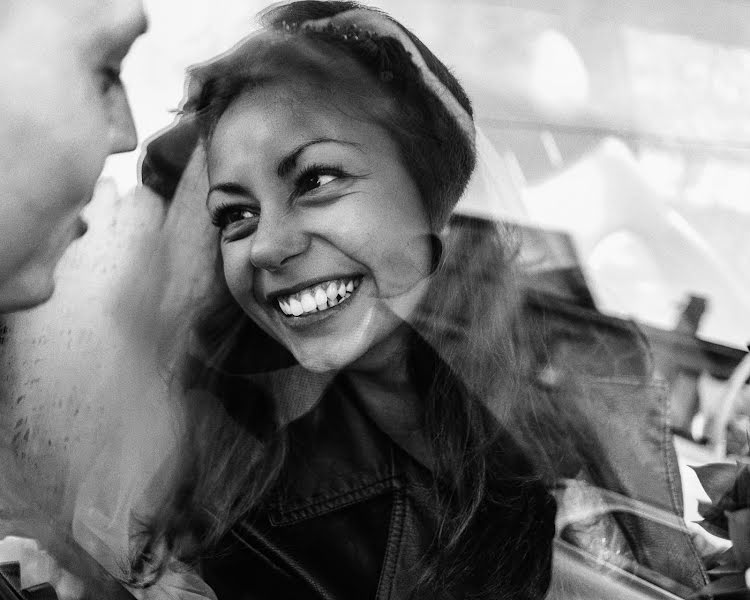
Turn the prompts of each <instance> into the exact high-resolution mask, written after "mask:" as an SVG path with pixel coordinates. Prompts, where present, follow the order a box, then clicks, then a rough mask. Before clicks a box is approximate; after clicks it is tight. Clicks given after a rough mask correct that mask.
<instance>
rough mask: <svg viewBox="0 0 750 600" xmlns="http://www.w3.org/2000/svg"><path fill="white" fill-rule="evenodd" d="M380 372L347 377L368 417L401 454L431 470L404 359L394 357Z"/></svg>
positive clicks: (416, 397)
mask: <svg viewBox="0 0 750 600" xmlns="http://www.w3.org/2000/svg"><path fill="white" fill-rule="evenodd" d="M389 359H390V360H389V361H388V363H387V364H386V365H383V367H384V368H383V369H379V370H369V369H368V370H359V369H357V370H350V371H349V372H348V373H347V376H348V379H349V381H350V382H351V384H352V386H353V387H354V390H355V391H356V393H357V396H358V397H359V398H360V401H361V403H362V405H363V407H364V410H365V411H366V412H367V414H368V415H369V417H370V418H371V419H372V420H373V421H375V423H376V424H377V425H378V427H379V428H380V429H381V430H382V431H383V432H385V433H386V434H387V435H388V436H389V437H390V438H391V439H392V440H393V441H394V442H396V443H397V444H398V445H399V446H400V447H401V448H402V449H403V450H405V451H406V452H407V453H408V454H410V455H411V456H412V458H414V459H415V460H417V461H418V462H420V463H422V464H423V465H424V466H425V467H427V468H430V465H431V460H430V458H429V452H428V450H427V444H426V442H425V439H424V431H423V429H422V406H423V404H422V401H421V399H420V398H419V395H418V393H417V389H416V387H415V385H414V382H413V381H412V379H411V377H410V376H409V371H408V361H407V357H406V356H405V355H401V353H395V354H393V355H391V356H390V357H389Z"/></svg>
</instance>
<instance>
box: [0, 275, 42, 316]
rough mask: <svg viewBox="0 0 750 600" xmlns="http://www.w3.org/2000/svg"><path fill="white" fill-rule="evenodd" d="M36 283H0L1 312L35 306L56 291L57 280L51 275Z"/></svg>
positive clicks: (11, 311) (10, 311)
mask: <svg viewBox="0 0 750 600" xmlns="http://www.w3.org/2000/svg"><path fill="white" fill-rule="evenodd" d="M35 283H36V285H34V286H30V285H17V286H15V287H14V286H13V285H12V284H11V285H0V314H8V313H13V312H18V311H22V310H29V309H31V308H35V307H37V306H39V305H40V304H44V303H45V302H47V300H49V299H50V298H51V297H52V294H53V293H54V291H55V281H54V279H52V278H51V277H49V278H47V279H46V280H45V281H38V282H35Z"/></svg>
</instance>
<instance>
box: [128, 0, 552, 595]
mask: <svg viewBox="0 0 750 600" xmlns="http://www.w3.org/2000/svg"><path fill="white" fill-rule="evenodd" d="M355 8H361V6H360V5H358V4H356V3H353V2H317V1H300V2H293V3H290V4H287V5H283V6H281V7H277V8H275V9H273V10H271V11H269V12H267V13H266V14H265V17H264V18H265V24H266V27H268V28H271V29H278V28H282V27H284V24H290V23H292V24H299V23H303V22H305V21H307V20H310V19H321V18H324V17H331V16H334V15H336V14H338V13H340V12H344V11H348V10H352V9H355ZM404 31H405V32H406V33H407V35H408V36H409V37H410V38H411V40H412V41H413V42H414V44H415V45H416V46H417V48H418V49H419V51H420V53H421V54H422V56H423V58H424V60H425V62H426V64H427V66H428V67H429V68H430V70H431V71H432V72H433V73H434V74H435V75H436V77H437V78H438V79H439V80H440V81H441V82H442V83H443V85H445V87H446V88H448V89H449V90H450V91H451V93H452V94H453V95H454V97H455V98H456V99H457V100H458V102H459V104H460V105H461V106H462V107H463V108H464V109H465V110H466V112H467V113H468V114H469V115H471V114H472V113H471V105H470V102H469V99H468V97H467V95H466V93H465V92H464V91H463V89H462V88H461V86H460V84H459V83H458V81H457V80H456V78H455V77H454V76H453V75H452V74H451V73H450V71H449V70H448V69H447V68H446V67H445V66H444V65H443V64H442V63H441V62H440V61H439V60H438V59H437V58H436V57H435V56H434V55H433V54H432V53H431V52H430V51H429V50H428V49H427V48H426V47H425V46H424V45H423V44H422V43H421V42H420V41H419V40H418V39H417V38H416V36H414V35H413V34H412V33H411V32H408V31H407V30H404ZM248 44H249V46H248V47H247V49H250V48H252V53H251V54H248V53H247V52H243V47H240V49H239V50H238V51H235V53H234V54H233V55H232V57H231V58H230V59H227V60H223V59H220V60H219V61H218V62H217V63H214V64H208V65H207V66H204V67H201V68H199V69H198V70H196V71H194V72H193V77H194V79H195V80H197V81H198V82H199V84H200V87H199V91H198V93H197V94H195V95H194V96H193V98H192V100H191V101H190V102H189V103H188V104H187V105H186V107H185V110H186V112H187V113H188V115H194V116H195V117H196V118H197V119H198V122H199V124H200V126H201V128H202V131H203V135H204V138H205V139H207V140H210V137H211V134H212V131H213V127H214V126H215V125H216V123H217V122H218V119H220V117H221V115H222V114H223V112H224V111H225V110H226V109H227V107H228V106H229V105H230V104H231V103H232V101H233V100H234V99H236V98H237V97H238V96H239V95H240V94H242V93H243V92H245V91H246V90H249V89H252V87H253V86H256V85H263V84H265V83H268V82H270V81H274V79H278V78H282V79H283V78H284V77H292V78H294V77H297V76H298V75H302V74H304V78H305V79H306V80H307V81H308V82H311V83H312V84H313V85H320V86H325V88H326V89H336V93H337V94H345V99H351V100H352V101H353V104H354V108H355V111H357V113H358V114H359V115H361V114H366V115H367V116H368V117H369V118H372V119H376V120H377V122H378V123H379V124H381V125H382V126H383V127H384V128H385V129H386V130H387V131H388V132H389V133H390V135H391V136H392V138H393V139H394V140H395V141H396V143H397V145H398V147H399V148H400V151H401V155H402V159H403V161H404V164H405V166H406V168H407V169H408V171H409V173H410V174H411V175H412V176H413V178H414V180H415V182H416V183H417V186H418V189H419V191H420V194H421V197H422V200H423V202H424V203H425V207H426V209H427V212H428V214H429V215H430V216H431V218H432V222H433V224H434V226H435V228H436V231H435V233H439V229H438V228H440V229H442V227H443V225H444V224H445V222H446V220H447V215H449V213H450V211H451V210H452V208H453V206H454V205H455V203H456V202H457V200H458V198H459V197H460V195H461V193H462V192H463V190H464V188H465V186H466V184H467V182H468V180H469V177H470V175H471V172H472V170H473V167H474V162H475V156H474V149H473V143H472V140H471V139H470V138H469V136H467V135H466V132H464V131H463V130H462V129H461V127H460V126H459V124H458V123H457V121H456V119H455V118H454V117H453V116H452V115H451V114H450V112H449V111H448V110H447V109H446V107H445V105H444V104H443V103H442V102H441V101H440V100H439V99H438V98H437V97H436V96H435V95H434V94H433V93H432V92H431V91H430V89H429V87H428V86H427V85H426V84H425V83H424V80H423V78H422V76H421V74H420V72H419V70H418V69H417V68H416V67H415V66H414V63H413V62H412V60H411V59H410V57H409V55H408V54H407V53H406V51H405V50H404V48H403V46H402V45H401V44H400V43H399V42H398V41H397V40H395V39H393V38H389V37H376V38H372V37H368V38H366V39H363V40H362V41H352V40H344V39H343V38H342V36H340V35H338V34H337V33H336V32H330V31H329V32H326V31H323V32H309V31H305V30H302V31H299V32H298V33H296V34H293V35H283V36H281V37H280V39H279V40H278V41H276V42H272V43H266V45H265V46H264V45H263V44H262V43H258V42H256V41H252V40H251V41H250V42H248ZM342 63H344V66H346V68H345V69H343V70H342V69H336V68H333V67H334V66H335V65H339V66H341V65H342ZM341 73H343V75H341ZM363 74H364V75H365V78H364V79H363ZM342 77H343V78H344V85H341V82H340V81H339V79H338V78H342ZM334 80H335V81H336V83H337V85H336V87H335V88H329V87H328V86H330V85H331V83H332V82H333V81H334ZM290 81H293V79H290ZM372 89H375V90H376V91H377V92H378V94H375V95H374V94H373V93H372ZM374 96H375V98H374ZM378 96H379V97H380V98H381V99H385V100H386V101H385V102H379V101H378ZM339 99H340V98H339ZM335 100H336V98H335V99H334V101H335ZM504 233H505V232H504V231H503V230H501V229H499V228H498V227H497V226H496V225H495V224H494V223H485V224H481V223H478V222H477V223H474V222H459V221H456V222H454V223H452V225H451V226H450V227H449V229H448V235H447V237H446V238H445V239H444V240H443V244H442V245H443V252H442V255H441V257H439V258H440V260H439V261H436V271H435V273H434V274H433V277H432V280H431V282H430V288H429V290H428V292H427V293H426V294H425V298H426V299H425V301H424V302H423V303H422V305H421V306H420V307H419V309H418V311H417V314H416V316H415V317H414V323H413V332H412V340H413V343H412V350H411V352H410V358H409V369H410V372H411V374H412V377H413V381H414V384H415V386H416V388H417V391H418V393H419V395H420V397H421V398H422V399H423V402H424V406H423V427H424V432H425V434H426V435H425V438H426V439H427V440H428V443H429V451H430V452H431V456H432V457H433V458H434V463H433V464H434V469H433V473H434V486H433V497H434V500H435V504H436V506H437V509H438V511H437V512H438V524H437V532H436V535H435V538H434V540H433V542H432V545H431V547H430V549H429V551H428V553H427V555H426V556H425V558H424V561H423V562H422V564H421V565H420V573H419V577H418V581H417V582H416V584H415V589H414V596H415V597H419V598H423V597H430V598H441V597H451V596H454V595H459V596H462V597H472V598H539V597H541V596H543V594H544V592H545V590H546V588H547V586H548V584H549V577H550V568H551V539H552V536H553V534H554V513H555V506H554V501H553V500H552V499H551V497H550V496H549V494H548V492H547V491H546V487H545V483H546V482H545V481H544V480H543V478H542V477H540V475H538V474H537V473H538V472H539V471H538V469H539V468H543V467H546V466H548V465H547V463H546V461H545V458H544V454H543V452H542V451H541V450H539V451H538V452H537V450H538V448H537V447H536V446H534V443H533V442H528V439H527V436H532V437H533V435H534V433H536V432H537V431H538V427H537V426H538V423H537V422H536V418H535V415H534V411H533V409H531V408H530V407H533V406H538V402H537V401H544V391H543V390H540V389H538V387H537V386H535V385H534V382H533V373H532V372H531V371H532V368H531V364H532V361H531V359H530V357H529V356H528V353H527V352H526V349H527V348H528V343H527V342H528V340H527V339H526V338H525V336H526V334H527V332H526V331H525V330H524V327H523V325H522V323H521V321H520V319H519V305H520V296H519V293H518V290H517V289H516V283H517V279H516V277H515V275H514V273H513V250H512V246H511V245H510V244H509V239H508V236H507V235H504ZM216 282H217V284H216V290H215V294H213V295H212V297H211V298H210V299H209V305H208V306H207V307H206V309H205V311H204V313H203V316H202V317H201V319H199V320H198V322H197V325H196V327H195V332H194V333H195V341H196V344H195V346H196V352H195V353H194V355H193V356H192V357H191V358H190V359H189V360H188V361H187V365H186V368H185V372H184V374H183V375H184V376H183V378H182V379H183V384H184V385H185V387H187V388H188V389H193V390H202V392H196V393H194V394H192V395H191V397H190V398H192V400H190V398H189V399H188V400H189V401H192V402H194V404H192V405H189V406H188V408H187V410H186V412H187V413H188V414H190V415H192V420H191V421H190V422H189V423H188V426H187V431H186V433H185V437H184V439H185V448H186V452H185V453H184V455H183V458H184V462H183V465H182V470H181V472H180V475H179V477H180V482H181V483H180V485H178V486H177V487H176V489H175V491H174V493H173V496H172V498H171V501H170V503H169V504H168V505H167V506H166V507H165V508H164V510H163V511H162V512H161V513H160V514H158V515H156V516H155V517H153V518H151V519H149V520H148V522H147V524H146V526H145V528H144V537H143V539H144V540H146V542H145V544H144V545H143V546H141V547H140V548H139V552H138V557H137V559H136V561H135V562H134V571H135V572H136V573H138V572H139V571H140V573H141V574H142V573H143V572H144V571H148V569H149V568H153V567H154V566H156V568H157V571H158V568H159V567H160V566H163V564H161V563H160V562H159V558H158V556H159V550H160V548H161V549H164V548H166V549H167V550H169V551H174V552H176V553H177V554H178V555H179V556H181V557H182V558H183V559H189V558H190V557H191V556H192V557H195V556H197V555H199V554H200V552H202V551H205V549H206V548H211V547H212V546H213V545H215V544H216V543H218V541H219V540H220V538H221V537H222V536H223V535H224V534H225V533H226V532H227V530H228V529H229V528H230V527H231V526H232V525H233V524H234V523H235V522H236V521H237V520H238V519H239V518H240V517H241V516H242V515H244V514H245V513H247V512H249V511H250V510H251V509H254V508H257V507H258V506H259V505H262V503H263V502H264V500H265V495H266V493H267V492H268V490H270V489H271V488H272V487H273V485H274V483H275V482H276V480H277V479H278V477H279V475H280V473H281V471H282V469H283V465H284V461H285V458H286V453H287V445H288V441H287V440H286V433H285V429H284V428H283V426H281V423H282V421H283V419H282V418H281V417H280V416H279V413H280V411H282V409H280V407H279V406H278V403H277V399H276V398H274V395H273V393H272V392H270V393H269V391H268V389H266V388H263V387H262V386H259V385H257V384H256V383H255V382H257V379H253V378H251V377H250V375H251V374H258V373H265V372H273V371H274V370H277V369H280V368H284V367H288V366H291V365H293V364H294V360H293V358H292V357H291V356H290V355H289V353H288V352H287V351H286V350H285V349H284V348H282V347H281V346H280V345H279V344H278V343H276V342H275V341H273V340H272V339H271V338H270V337H268V336H267V335H266V334H265V333H263V332H262V331H261V330H260V328H259V327H258V326H257V325H255V324H254V323H253V321H252V320H250V319H249V318H248V317H247V316H246V315H245V314H244V313H243V312H242V310H241V309H240V307H239V306H238V305H237V304H236V302H235V301H234V300H233V299H232V298H231V296H230V294H229V292H228V290H227V289H226V285H225V283H224V281H223V277H222V275H221V269H220V268H219V266H217V272H216ZM215 397H218V398H220V402H217V401H216V399H215ZM249 398H252V400H248V399H249ZM227 413H229V414H230V415H231V417H232V418H231V419H227V418H226V414H227ZM529 415H530V416H529ZM511 428H513V429H516V428H517V429H518V431H519V433H518V435H516V434H515V432H514V434H513V435H511V434H510V433H509V432H510V429H511ZM205 439H211V440H212V443H210V444H205V443H203V440H205ZM191 452H192V454H191ZM532 452H533V453H534V455H532V454H531V453H532ZM248 457H249V458H248ZM530 457H531V458H530ZM547 472H551V469H550V470H548V471H547ZM498 513H499V514H502V515H503V518H504V521H505V522H507V524H508V528H507V535H505V536H502V538H501V539H498V536H494V537H490V536H488V535H486V533H485V531H486V530H487V528H486V526H485V524H484V522H483V520H484V519H486V518H489V516H490V515H493V518H496V515H497V514H498ZM188 534H189V535H188ZM186 540H187V543H186ZM160 545H163V547H162V546H160Z"/></svg>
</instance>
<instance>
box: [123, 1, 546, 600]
mask: <svg viewBox="0 0 750 600" xmlns="http://www.w3.org/2000/svg"><path fill="white" fill-rule="evenodd" d="M265 22H266V27H265V29H264V30H263V31H262V32H261V33H259V34H257V35H255V36H253V37H251V38H249V39H248V40H246V41H244V42H243V43H241V44H240V45H239V46H237V47H236V48H234V49H233V50H232V51H231V52H230V53H228V54H227V55H224V56H222V57H219V58H218V59H216V60H214V61H211V62H209V63H206V64H204V65H202V66H200V67H198V68H196V69H194V70H193V71H192V73H191V93H190V95H189V98H188V102H187V103H186V105H185V108H184V113H183V116H182V119H181V122H180V123H179V124H178V130H180V128H182V129H181V133H179V135H178V136H177V137H178V138H180V139H182V140H183V142H182V143H184V139H185V136H186V135H187V134H185V132H186V131H188V132H189V131H191V130H194V131H196V132H197V133H196V134H195V136H194V137H197V136H198V133H199V134H200V138H201V140H202V142H203V147H204V149H205V155H206V165H207V174H208V184H209V188H208V189H209V191H208V196H207V207H208V212H209V214H210V218H211V221H212V222H213V224H214V226H215V229H216V240H217V245H216V250H217V264H218V268H217V278H216V281H215V282H214V284H213V285H212V286H211V293H210V294H209V297H208V298H207V299H206V307H205V310H204V311H203V314H202V316H201V317H200V318H199V319H198V320H197V322H196V324H195V328H194V336H193V344H192V351H191V354H190V356H189V357H188V359H187V360H186V365H185V369H184V373H183V379H182V384H183V387H184V388H185V389H187V390H190V391H191V393H188V394H186V396H185V399H186V400H187V402H186V412H187V413H188V414H189V415H190V416H191V417H192V419H191V420H190V422H189V426H188V428H187V431H186V433H185V437H184V448H183V451H182V452H181V456H180V459H181V468H180V469H178V473H179V477H180V484H179V485H178V486H176V489H175V490H174V492H173V495H172V497H171V500H170V502H169V503H167V505H166V506H165V507H164V509H163V510H162V511H161V512H160V513H159V514H157V515H155V516H152V518H151V519H150V520H148V522H147V523H146V527H145V528H144V532H143V538H142V540H141V541H142V545H141V552H140V553H139V554H138V556H137V559H136V561H135V563H134V567H135V574H136V575H137V576H138V575H140V576H143V575H144V574H147V573H151V574H158V573H159V570H160V569H161V568H163V567H164V565H165V563H166V558H165V557H166V556H167V555H169V554H172V553H173V554H175V555H177V556H178V557H179V558H180V559H182V560H192V561H197V562H198V564H199V567H200V569H201V571H202V573H203V575H204V577H205V579H206V581H207V582H208V584H209V585H210V586H211V587H212V588H213V589H214V591H215V592H216V594H217V595H218V596H219V598H250V597H252V598H271V597H290V598H291V597H294V598H353V597H375V596H377V597H378V598H406V597H415V598H443V597H445V598H454V597H456V598H458V597H465V596H467V595H471V596H476V597H512V598H540V597H542V596H543V595H544V593H545V591H546V589H547V586H548V584H549V578H550V569H551V539H552V536H553V534H554V514H555V504H554V501H553V500H552V497H551V496H550V495H549V493H548V492H547V490H546V488H545V485H544V482H543V481H542V479H541V477H540V476H539V475H538V474H537V473H536V471H535V469H534V468H533V467H532V464H531V463H532V461H531V460H530V459H529V457H528V456H527V455H526V453H525V452H524V451H523V450H521V448H522V447H524V446H525V444H523V443H522V440H521V439H519V438H517V437H516V436H515V435H511V434H510V433H509V420H508V415H509V414H511V413H512V412H513V411H512V407H513V406H515V405H516V404H524V403H525V402H526V400H527V399H528V398H529V397H530V396H531V395H532V394H533V393H534V392H533V389H532V384H531V383H530V382H529V381H528V380H527V379H526V373H525V367H526V363H525V357H524V354H523V351H522V348H521V346H519V345H518V344H517V341H518V339H519V338H517V336H516V334H517V333H519V332H517V331H516V325H517V323H516V318H515V317H516V314H515V308H516V303H517V300H516V296H515V294H514V292H513V275H512V268H511V266H510V260H509V258H508V257H509V256H510V255H511V254H510V253H509V250H508V248H507V239H506V237H505V236H503V235H502V232H501V231H500V230H498V228H497V227H495V226H494V225H492V224H490V225H488V227H487V228H486V232H485V233H487V235H485V236H484V237H483V240H484V241H483V243H482V244H480V245H478V244H477V243H476V240H477V238H476V237H475V235H474V234H476V233H477V232H478V231H477V230H476V229H475V228H469V230H466V231H463V232H462V231H461V229H460V228H458V229H455V228H454V229H452V231H453V233H452V234H451V235H448V234H447V230H446V229H445V227H446V225H447V223H448V220H449V216H450V213H451V211H452V210H453V207H454V206H455V204H456V203H457V201H458V200H459V198H460V197H461V195H462V192H463V190H464V189H465V187H466V185H467V183H468V181H469V179H470V176H471V174H472V170H473V168H474V162H475V150H474V128H473V123H472V118H471V106H470V103H469V100H468V98H467V97H466V95H465V93H464V92H463V90H462V88H461V87H460V85H459V84H458V82H457V81H456V80H455V78H454V77H453V76H452V75H451V74H450V73H449V71H448V70H447V69H446V68H445V66H444V65H443V64H442V63H440V61H438V59H437V58H435V57H434V56H433V55H432V53H431V52H430V51H429V50H428V49H427V48H425V47H424V46H423V45H422V44H421V43H420V42H419V40H417V39H416V38H415V37H414V36H413V35H412V34H410V33H409V32H408V31H407V30H405V29H403V28H402V27H401V26H400V25H398V24H397V23H395V22H394V21H392V20H391V19H390V18H389V17H387V16H385V15H383V14H381V13H378V12H376V11H373V10H370V9H364V8H361V7H359V6H358V5H356V4H353V3H349V2H307V1H304V2H294V3H291V4H288V5H284V6H281V7H277V8H275V9H273V10H271V11H270V12H268V13H266V15H265ZM168 135H169V134H168ZM172 135H173V134H172ZM187 137H188V138H189V137H190V135H187ZM175 139H176V138H175ZM165 143H166V145H169V144H168V141H167V142H165V140H164V139H162V140H159V139H157V140H155V141H154V142H153V143H152V151H156V150H158V149H159V148H162V149H163V147H164V145H165ZM144 164H145V165H146V168H147V169H154V168H155V167H154V165H159V164H162V165H163V164H165V163H164V162H163V161H162V162H161V163H160V162H159V158H158V157H156V158H155V157H154V156H153V152H152V155H151V156H150V157H147V158H146V162H145V163H144ZM157 170H158V169H157ZM147 175H148V174H147ZM156 175H157V177H156V179H155V178H154V173H153V172H152V173H151V174H150V175H149V176H147V177H144V179H145V180H146V181H152V182H154V181H157V180H158V178H159V174H158V173H157V174H156ZM162 179H163V178H162ZM162 183H163V181H162ZM159 185H161V184H159ZM482 252H485V253H486V256H482V255H481V253H482ZM485 259H486V262H485ZM473 261H475V262H473ZM462 262H464V263H465V265H464V266H465V267H466V268H465V269H462V268H461V263H462ZM457 267H458V268H457ZM513 427H514V428H517V429H518V430H519V431H520V430H522V429H523V425H522V423H521V422H520V421H519V422H515V423H513ZM542 460H543V459H541V457H540V461H539V462H542ZM165 550H166V551H167V552H165ZM248 577H249V579H247V578H248Z"/></svg>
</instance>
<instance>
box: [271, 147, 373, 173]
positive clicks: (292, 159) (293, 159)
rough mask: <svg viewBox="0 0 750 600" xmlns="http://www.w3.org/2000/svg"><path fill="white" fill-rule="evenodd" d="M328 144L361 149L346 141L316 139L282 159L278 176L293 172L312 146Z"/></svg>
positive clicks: (278, 168)
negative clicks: (299, 160)
mask: <svg viewBox="0 0 750 600" xmlns="http://www.w3.org/2000/svg"><path fill="white" fill-rule="evenodd" d="M327 143H334V144H344V145H346V146H353V147H355V148H358V149H359V148H361V145H360V144H357V143H355V142H348V141H346V140H337V139H334V138H315V139H314V140H310V141H308V142H305V143H304V144H300V145H299V146H297V147H296V148H295V149H294V150H292V151H291V152H290V153H289V154H287V155H286V156H285V157H284V158H282V159H281V160H280V161H279V166H278V167H277V168H276V173H277V175H278V176H279V177H285V176H286V175H288V174H289V173H290V172H291V170H292V169H294V167H296V166H297V160H298V159H299V157H300V155H301V154H302V153H303V152H304V151H305V150H306V149H307V148H309V147H310V146H314V145H315V144H327Z"/></svg>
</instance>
